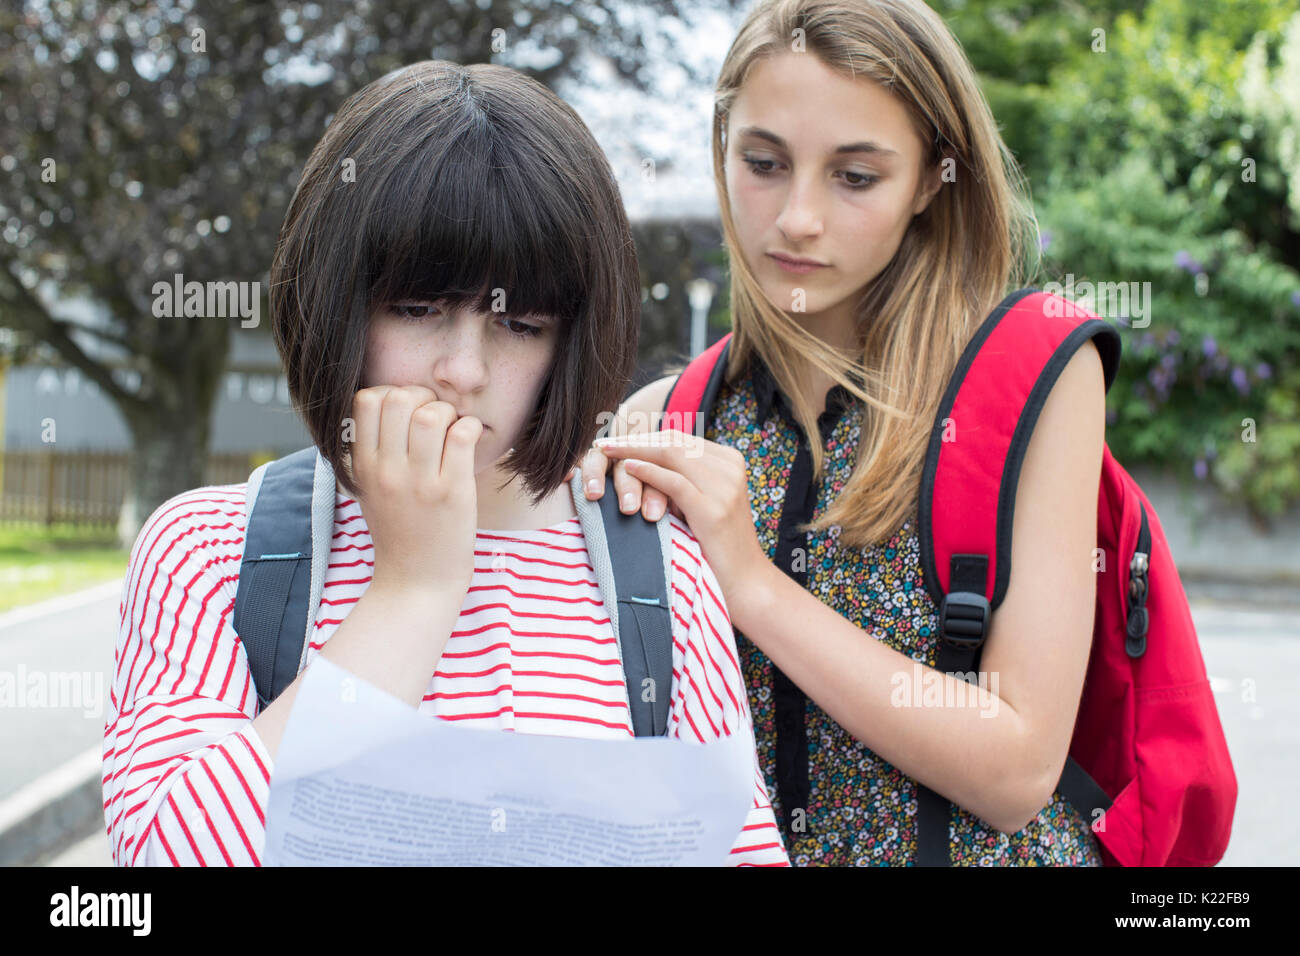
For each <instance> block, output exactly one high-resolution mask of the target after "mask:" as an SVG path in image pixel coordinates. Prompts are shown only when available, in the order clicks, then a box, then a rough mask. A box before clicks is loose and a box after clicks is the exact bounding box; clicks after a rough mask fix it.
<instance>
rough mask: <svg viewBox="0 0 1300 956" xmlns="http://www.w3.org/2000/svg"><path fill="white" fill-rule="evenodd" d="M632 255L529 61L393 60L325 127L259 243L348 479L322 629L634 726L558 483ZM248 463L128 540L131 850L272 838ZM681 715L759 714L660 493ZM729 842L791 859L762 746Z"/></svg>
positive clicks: (283, 350) (496, 691) (594, 726)
mask: <svg viewBox="0 0 1300 956" xmlns="http://www.w3.org/2000/svg"><path fill="white" fill-rule="evenodd" d="M639 289H640V283H639V279H638V274H637V262H636V256H635V252H634V247H633V243H632V238H631V234H630V231H629V228H628V224H627V220H626V217H625V215H624V213H623V209H622V206H621V203H620V199H619V194H618V189H617V187H616V185H615V183H614V181H613V178H612V176H611V174H610V170H609V166H608V163H607V162H606V160H605V158H604V156H603V155H602V154H601V151H600V149H599V147H598V146H597V144H596V143H595V141H594V140H593V138H592V137H591V135H590V133H589V132H588V130H587V129H586V127H585V126H584V125H583V123H582V122H581V120H580V119H579V118H578V116H577V115H576V114H575V113H574V112H573V110H572V109H570V108H569V107H568V106H567V105H566V104H564V103H563V102H562V101H561V100H559V99H558V98H557V97H555V96H554V95H553V94H551V93H550V92H549V91H547V90H546V89H545V88H544V87H542V86H541V85H540V84H538V83H536V82H534V81H532V80H530V79H528V78H526V77H525V76H523V75H522V74H520V73H517V72H515V71H513V70H510V69H507V68H504V67H499V66H492V65H475V66H468V67H462V66H458V65H456V64H452V63H446V62H425V63H419V64H416V65H414V66H411V67H407V68H405V69H401V70H398V71H396V72H394V73H392V74H389V75H388V76H385V77H383V78H382V79H380V80H377V81H375V82H374V83H372V84H370V85H369V86H367V87H366V88H365V89H363V90H361V91H360V92H359V93H357V94H356V95H355V96H353V97H352V98H351V99H349V100H348V101H347V102H346V103H345V104H344V105H343V107H342V108H341V109H340V110H339V112H338V114H337V115H336V116H335V117H334V120H333V122H332V123H331V124H330V126H329V128H328V130H327V131H326V133H325V135H324V137H323V138H322V140H321V141H320V143H319V144H318V145H317V147H316V149H315V150H314V151H313V153H312V155H311V158H310V159H309V161H308V163H307V167H306V169H305V170H304V172H303V176H302V180H301V182H300V184H299V186H298V189H297V191H296V192H295V194H294V197H293V200H292V202H291V204H290V208H289V211H288V215H287V216H286V218H285V222H284V227H283V230H282V232H281V235H280V241H279V245H278V248H277V250H276V255H275V261H274V263H273V265H272V270H271V309H272V321H273V326H274V332H275V339H276V344H277V346H278V348H279V351H280V355H281V358H282V359H283V362H284V366H285V371H286V373H287V375H288V380H289V390H290V394H291V395H292V397H293V400H294V403H295V405H296V407H297V408H298V409H299V411H300V413H301V414H302V415H303V417H304V419H305V421H306V423H307V426H308V428H309V429H310V431H311V435H312V438H313V440H314V442H315V444H316V446H317V448H318V449H319V450H320V453H321V455H322V457H323V458H325V459H326V460H327V461H328V462H329V464H330V465H331V467H332V468H333V470H334V473H335V477H336V479H337V482H338V489H337V495H336V501H335V510H334V515H335V517H334V528H333V545H332V550H331V554H330V561H329V566H328V569H327V570H326V572H325V581H324V588H323V598H322V600H321V602H320V610H319V612H318V614H317V616H316V620H315V621H314V625H313V636H312V638H311V640H310V642H309V648H308V658H307V666H310V663H311V660H312V659H313V658H314V657H315V656H316V655H318V654H319V655H324V656H325V657H328V658H330V659H331V660H332V661H333V662H334V663H335V664H338V665H340V666H341V667H343V668H345V669H346V670H349V671H351V672H353V673H355V674H356V675H358V676H359V677H361V678H362V679H364V680H366V681H368V682H369V683H371V684H373V685H375V686H376V687H378V688H380V689H381V690H384V691H386V692H388V693H389V694H391V695H393V696H395V697H398V698H400V699H402V700H405V701H406V702H407V703H409V704H410V705H411V706H413V707H416V708H417V709H418V710H419V711H420V712H421V713H423V714H427V715H429V716H430V717H438V718H441V719H444V720H450V721H456V722H458V723H460V724H462V725H464V726H470V727H488V728H498V729H501V730H510V731H516V732H520V733H524V734H558V735H566V736H574V737H592V738H629V737H630V736H631V735H632V732H633V731H632V726H631V721H630V715H629V707H628V700H627V696H626V693H627V692H626V684H625V678H624V674H623V669H622V665H621V664H620V661H619V654H618V644H617V637H616V635H615V634H614V633H613V631H612V628H611V623H610V619H609V617H608V615H606V614H605V612H604V609H603V602H602V598H601V595H600V593H599V590H598V588H597V585H596V577H595V575H594V573H593V569H592V566H591V561H590V559H589V556H588V554H587V549H586V544H585V540H584V536H583V533H582V529H581V526H580V523H579V520H578V517H577V511H576V509H575V507H574V501H573V497H572V491H571V485H570V483H569V482H568V481H566V476H567V475H568V473H569V471H570V469H571V468H572V466H574V465H575V464H576V463H577V462H578V460H579V458H580V456H581V454H582V452H583V450H584V449H585V448H586V447H587V446H588V445H589V443H590V442H591V440H592V438H593V437H594V436H595V434H596V433H597V431H598V430H599V428H600V427H601V425H602V424H603V422H604V418H603V417H602V412H604V411H605V410H607V409H608V410H612V409H614V408H615V406H616V405H617V404H618V402H619V399H620V398H621V397H622V395H623V391H624V389H625V388H626V384H627V382H628V380H629V378H630V374H631V371H632V367H633V363H634V360H635V355H636V342H637V329H638V324H639V321H640V317H639ZM245 490H246V485H245V484H237V485H225V486H220V487H206V488H199V489H195V490H193V491H189V492H186V493H184V494H181V495H178V496H176V497H174V498H172V499H171V500H170V501H167V502H166V503H164V504H163V505H161V506H160V507H159V508H158V509H157V510H156V511H155V512H154V513H153V515H152V516H151V517H150V518H149V519H148V521H147V522H146V524H145V526H144V529H143V530H142V531H141V532H140V535H139V538H138V539H137V541H136V543H135V547H134V548H133V550H132V553H131V561H130V569H129V572H128V575H127V578H126V583H125V588H124V591H123V595H122V607H121V628H120V633H119V638H118V643H117V651H116V667H115V674H114V679H113V686H112V694H111V701H112V708H111V713H110V715H109V720H108V724H107V727H106V729H105V737H104V774H105V783H104V801H105V822H106V825H107V828H108V835H109V840H110V844H111V847H112V852H113V856H114V859H115V861H116V862H117V863H118V864H119V865H135V864H145V865H148V864H172V865H183V864H225V865H232V864H234V865H246V864H259V863H260V862H261V855H262V851H263V847H264V843H265V814H266V806H267V796H268V788H269V782H270V778H271V774H272V773H273V772H274V764H275V759H276V754H277V751H278V748H279V744H280V739H281V735H282V732H283V729H284V725H285V720H286V718H287V716H288V714H289V711H290V708H291V707H292V705H293V700H294V697H295V695H296V693H297V690H298V686H299V684H300V683H301V680H302V675H301V674H300V675H299V677H298V679H297V680H295V681H294V683H293V684H290V685H289V687H288V689H287V690H285V691H284V693H282V694H281V695H280V696H279V697H277V698H276V699H275V700H274V701H273V702H272V703H271V704H270V705H269V706H267V707H266V708H265V709H264V710H260V711H259V708H258V702H257V695H256V694H255V693H254V692H253V689H252V685H251V680H250V674H249V669H248V662H247V659H246V655H245V653H244V650H243V648H242V647H241V645H240V641H239V636H238V635H237V634H236V633H235V632H234V630H233V628H232V625H231V618H230V614H231V609H232V606H233V603H234V598H235V594H236V589H237V587H238V569H239V562H240V557H241V549H242V544H243V535H244V532H245V528H246V521H247V518H246V514H245V511H246V501H245ZM671 545H672V547H671V567H672V588H671V602H672V633H673V673H674V679H673V682H672V685H673V686H672V688H671V695H672V697H671V706H670V710H669V718H668V721H669V735H670V736H673V737H679V738H683V739H688V740H692V741H699V742H704V741H708V740H712V739H718V738H720V737H726V736H729V735H731V734H732V733H735V732H741V731H743V732H746V733H748V726H749V711H748V706H747V703H746V697H745V692H744V686H743V683H742V679H741V673H740V668H739V662H738V659H737V655H736V650H735V645H734V640H733V636H732V630H731V625H730V622H729V619H728V612H727V607H726V604H725V602H724V600H723V598H722V589H721V588H720V587H719V585H718V582H717V580H716V578H715V577H714V575H713V572H712V571H711V570H710V569H709V566H708V564H707V563H706V562H705V561H704V560H703V557H702V555H701V553H700V548H699V544H698V542H697V541H696V539H695V538H694V537H693V536H692V534H691V532H690V530H689V529H688V528H687V526H686V525H685V524H684V523H683V522H681V521H680V520H678V519H677V518H676V517H672V518H671ZM751 776H752V784H753V800H752V805H751V809H750V810H749V813H748V816H747V819H746V820H745V821H744V824H743V829H741V830H740V832H738V833H737V835H736V839H735V842H734V845H733V848H732V850H731V853H730V859H729V860H727V861H719V862H730V863H733V864H737V865H787V864H788V860H787V858H786V855H785V851H784V849H783V846H782V842H781V839H780V836H779V833H778V831H777V829H776V824H775V819H774V818H773V816H772V810H771V806H770V804H769V802H768V798H767V794H766V791H765V787H764V784H763V779H762V774H761V772H760V771H759V769H758V765H757V761H755V762H754V764H753V768H752V773H751V774H747V775H746V778H747V779H746V785H748V778H749V777H751Z"/></svg>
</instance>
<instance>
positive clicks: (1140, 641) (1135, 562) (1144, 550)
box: [1124, 501, 1151, 658]
mask: <svg viewBox="0 0 1300 956" xmlns="http://www.w3.org/2000/svg"><path fill="white" fill-rule="evenodd" d="M1138 509H1139V510H1140V511H1141V513H1142V525H1141V527H1140V528H1139V529H1138V538H1137V548H1136V549H1135V550H1134V552H1133V558H1132V560H1131V561H1130V562H1129V566H1128V575H1129V577H1128V597H1129V605H1128V625H1127V627H1126V628H1125V632H1126V639H1125V641H1124V650H1126V651H1127V652H1128V656H1129V657H1134V658H1136V657H1141V656H1142V655H1143V654H1145V653H1146V650H1147V630H1148V628H1149V626H1150V616H1149V615H1148V614H1147V608H1146V603H1147V597H1148V596H1149V595H1150V592H1151V580H1150V570H1151V527H1150V525H1148V524H1147V509H1146V507H1145V506H1144V505H1143V504H1142V502H1141V501H1138Z"/></svg>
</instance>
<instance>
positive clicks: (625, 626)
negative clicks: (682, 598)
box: [569, 471, 673, 737]
mask: <svg viewBox="0 0 1300 956" xmlns="http://www.w3.org/2000/svg"><path fill="white" fill-rule="evenodd" d="M569 486H570V489H571V491H572V493H573V503H574V507H575V508H576V509H577V511H578V521H579V523H580V524H581V525H582V533H583V536H584V537H585V538H586V542H587V554H588V556H589V557H590V558H591V564H592V567H593V568H594V569H595V573H596V583H597V585H598V586H599V587H600V593H601V597H602V598H603V599H604V601H605V609H606V612H607V613H608V614H609V619H610V623H611V625H612V626H613V629H614V633H616V634H617V635H618V650H619V658H620V660H621V661H622V664H623V674H624V677H625V678H626V680H627V695H628V709H629V710H630V712H631V714H632V730H633V733H635V734H636V736H638V737H655V736H663V735H665V734H667V733H668V706H669V704H670V703H671V699H670V698H671V694H672V686H673V631H672V603H671V601H670V600H669V589H670V587H671V582H672V547H671V544H672V539H671V533H672V529H671V527H670V526H669V524H668V513H667V512H665V513H664V516H663V517H662V518H660V519H659V520H658V521H656V522H654V523H651V522H649V521H646V520H645V519H644V518H643V517H641V514H640V512H636V513H633V514H630V515H625V514H623V513H622V512H621V511H619V510H618V496H617V495H615V494H613V493H612V492H613V489H612V486H611V487H610V489H609V490H608V491H607V492H606V494H604V495H603V496H602V497H601V498H600V500H599V501H588V500H587V497H586V495H585V494H584V493H583V490H582V473H581V471H579V472H578V473H577V474H576V475H574V477H573V478H572V479H571V480H570V482H569Z"/></svg>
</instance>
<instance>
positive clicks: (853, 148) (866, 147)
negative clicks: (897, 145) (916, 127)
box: [740, 126, 898, 156]
mask: <svg viewBox="0 0 1300 956" xmlns="http://www.w3.org/2000/svg"><path fill="white" fill-rule="evenodd" d="M740 135H741V136H754V137H757V138H758V139H762V140H766V141H767V142H769V143H771V144H772V145H773V146H776V147H778V148H779V149H784V150H787V151H788V150H789V148H790V146H789V144H788V143H786V141H785V140H783V139H782V138H781V137H780V136H777V135H776V133H773V132H771V131H770V130H765V129H763V128H762V127H760V126H746V127H744V128H742V129H741V130H740ZM833 152H834V153H835V155H839V154H841V153H876V154H879V155H881V156H897V155H898V151H897V150H893V149H886V148H885V147H884V146H881V145H880V144H879V143H873V142H872V141H870V140H863V141H862V142H860V143H845V144H844V145H843V146H836V147H835V149H834V151H833Z"/></svg>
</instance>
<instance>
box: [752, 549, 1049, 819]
mask: <svg viewBox="0 0 1300 956" xmlns="http://www.w3.org/2000/svg"><path fill="white" fill-rule="evenodd" d="M768 568H769V569H770V573H768V572H764V573H763V574H762V576H761V578H760V579H759V580H755V581H754V583H753V586H752V587H751V588H750V590H748V591H747V592H746V593H745V594H744V595H743V596H741V597H740V598H739V599H738V600H737V601H736V602H734V603H732V604H729V605H728V606H729V608H730V610H731V612H732V623H733V624H734V625H735V627H736V630H737V631H740V632H741V633H743V634H744V635H745V636H746V637H748V638H749V639H750V640H752V641H753V642H754V643H755V644H756V645H757V646H759V647H760V648H762V650H763V651H764V653H766V654H767V656H768V657H769V658H770V659H771V661H772V663H773V664H774V665H775V666H777V667H779V668H780V669H781V671H782V672H783V673H784V674H785V675H786V676H787V677H789V678H790V680H792V681H794V683H795V684H796V685H798V686H799V687H800V688H802V689H803V691H804V692H805V693H806V694H808V696H809V697H811V698H812V699H813V700H814V701H816V703H817V705H818V706H820V707H821V708H822V709H823V710H824V711H826V713H828V714H829V715H830V716H831V717H832V718H834V719H835V721H837V722H838V723H839V724H840V726H842V727H843V728H844V729H845V730H847V731H848V732H849V733H850V734H852V735H853V736H854V737H855V738H857V739H858V740H860V741H862V742H863V743H864V744H865V745H866V746H868V747H870V748H871V750H872V751H874V752H875V753H877V754H878V755H880V756H881V757H883V758H884V759H885V760H887V761H889V762H890V763H891V764H893V765H894V766H895V767H897V768H898V769H899V770H901V771H903V772H904V773H906V774H907V775H908V776H910V777H912V778H913V779H916V780H919V781H920V782H921V783H923V784H925V785H926V786H927V787H929V788H930V789H932V790H934V791H935V792H937V793H941V794H943V795H944V796H946V797H947V798H948V799H949V800H951V801H953V802H954V803H956V804H958V805H959V806H961V807H963V808H964V809H966V810H967V811H969V812H970V813H973V814H975V815H976V816H978V817H980V818H981V819H983V820H985V821H986V822H988V823H989V824H990V825H991V826H993V827H995V828H996V829H998V830H1001V831H1002V832H1005V833H1014V832H1016V831H1018V830H1020V829H1022V828H1023V827H1024V826H1025V825H1026V824H1027V823H1028V822H1029V821H1030V820H1031V819H1033V817H1034V816H1035V815H1036V814H1037V812H1038V811H1039V810H1040V809H1041V808H1042V807H1043V806H1044V805H1045V804H1046V803H1047V801H1048V800H1049V799H1050V797H1051V793H1052V790H1053V789H1054V787H1052V786H1051V784H1050V783H1048V782H1047V781H1049V780H1051V782H1052V783H1054V778H1053V777H1052V771H1051V770H1050V769H1048V768H1042V767H1038V766H1035V764H1034V762H1033V759H1032V754H1033V752H1034V748H1032V747H1029V746H1027V732H1028V728H1027V727H1026V724H1025V721H1024V720H1023V719H1022V718H1021V717H1020V715H1019V714H1017V713H1016V711H1015V709H1014V708H1013V707H1011V705H1010V704H1008V703H1007V702H1006V701H1005V700H1003V699H1001V698H999V697H998V696H997V694H996V686H994V685H990V686H989V687H988V688H981V687H978V686H973V685H970V684H968V683H966V682H965V681H962V680H959V679H958V678H954V677H950V676H948V675H947V674H943V673H941V672H939V671H936V670H935V669H933V668H930V667H927V666H925V665H923V664H920V663H919V662H917V661H914V660H913V659H912V658H910V657H907V656H906V655H904V654H901V653H899V652H898V651H895V650H893V649H892V648H890V647H888V646H886V645H885V644H883V643H881V642H880V641H879V640H877V639H876V638H875V637H874V636H873V635H872V634H870V633H869V632H868V631H866V630H864V629H862V628H860V627H858V626H856V625H855V624H853V623H852V622H850V621H848V620H847V619H845V618H844V617H842V616H841V615H840V614H839V613H837V612H836V611H835V610H833V609H832V608H830V607H827V606H826V605H825V604H823V603H822V602H821V601H819V600H818V599H817V598H816V597H815V596H814V595H812V594H810V593H809V592H808V591H807V590H805V589H804V588H802V587H800V586H799V585H798V584H797V583H796V582H794V581H792V580H791V579H790V578H788V577H786V576H785V575H784V574H782V573H781V572H780V570H779V569H778V568H776V567H774V566H771V565H769V566H768ZM813 635H815V636H816V639H815V640H813V639H811V638H812V636H813ZM918 681H920V683H921V685H922V686H921V687H920V688H918V687H917V686H916V685H917V682H918ZM936 682H938V683H936ZM958 685H961V686H958ZM940 693H942V695H943V696H942V697H941V698H939V699H941V700H944V701H949V702H954V703H956V702H960V706H929V705H925V704H924V703H922V705H919V706H918V699H919V700H921V701H922V702H924V701H928V700H931V699H933V698H934V697H936V696H937V695H938V694H940ZM927 694H928V695H929V696H926V695H927ZM1055 772H1056V773H1057V774H1059V772H1060V768H1059V767H1058V768H1056V770H1055ZM1044 786H1047V787H1049V788H1050V789H1047V790H1046V791H1045V792H1044V790H1043V788H1044Z"/></svg>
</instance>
